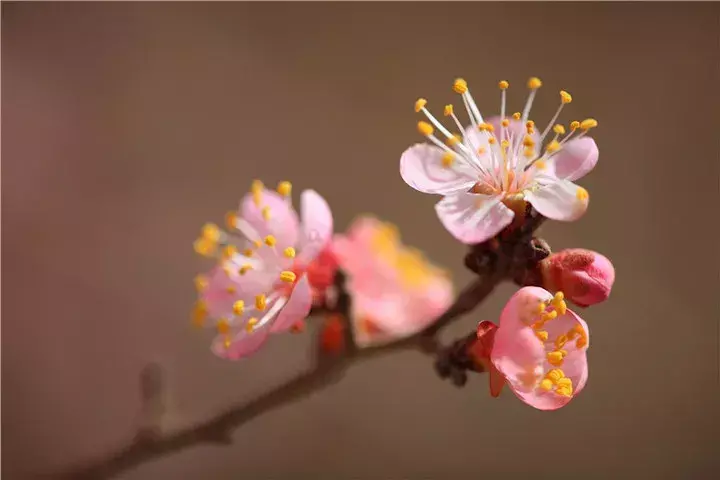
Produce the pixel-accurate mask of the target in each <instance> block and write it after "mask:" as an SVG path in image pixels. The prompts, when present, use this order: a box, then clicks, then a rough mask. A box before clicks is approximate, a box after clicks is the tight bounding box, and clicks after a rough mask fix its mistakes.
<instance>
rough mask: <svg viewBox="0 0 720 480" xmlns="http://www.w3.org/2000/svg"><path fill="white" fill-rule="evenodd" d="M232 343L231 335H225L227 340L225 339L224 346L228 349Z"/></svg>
mask: <svg viewBox="0 0 720 480" xmlns="http://www.w3.org/2000/svg"><path fill="white" fill-rule="evenodd" d="M230 344H231V342H230V335H227V336H226V337H225V340H223V346H224V347H225V348H226V349H227V348H230Z"/></svg>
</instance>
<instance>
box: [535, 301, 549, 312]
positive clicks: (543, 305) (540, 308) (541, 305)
mask: <svg viewBox="0 0 720 480" xmlns="http://www.w3.org/2000/svg"><path fill="white" fill-rule="evenodd" d="M546 308H547V303H545V302H540V303H538V305H537V307H536V311H537V313H542V312H544V311H545V309H546Z"/></svg>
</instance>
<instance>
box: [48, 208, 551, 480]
mask: <svg viewBox="0 0 720 480" xmlns="http://www.w3.org/2000/svg"><path fill="white" fill-rule="evenodd" d="M542 221H543V218H542V217H540V216H538V215H535V216H533V215H532V212H528V216H527V219H526V221H525V223H524V224H523V225H522V226H521V227H520V228H517V229H516V230H514V231H512V232H510V235H508V236H506V237H505V238H502V241H501V242H500V243H498V244H496V246H493V242H488V243H487V244H482V245H477V246H474V247H473V248H472V250H471V253H470V254H469V255H468V257H469V258H470V261H471V262H475V263H473V265H475V266H479V267H482V268H483V269H485V270H486V274H484V275H481V276H479V277H478V278H477V279H476V280H474V281H473V282H472V283H471V284H470V285H468V286H467V287H466V288H465V289H464V290H463V291H462V292H461V293H460V295H458V297H457V299H456V300H455V302H454V303H453V304H452V305H451V306H450V307H449V308H448V309H447V310H446V311H445V312H444V313H443V314H442V315H440V317H438V319H437V320H436V321H435V322H433V323H432V324H431V325H430V326H428V327H427V328H425V329H424V330H422V331H421V332H419V333H417V334H415V335H412V336H410V337H407V338H404V339H400V340H398V341H395V342H391V343H388V344H384V345H379V346H375V347H369V348H364V349H358V348H357V347H356V345H355V344H354V342H353V339H352V329H351V328H350V326H349V325H346V328H345V331H346V339H345V340H346V341H345V344H346V346H349V348H346V349H345V350H344V351H343V352H342V353H340V354H338V355H335V356H332V355H324V354H322V353H321V352H320V350H319V349H318V352H317V355H316V363H315V365H314V367H313V368H312V369H311V370H309V371H308V372H306V373H304V374H302V375H299V376H297V377H295V378H294V379H291V380H290V381H288V382H286V383H285V384H283V385H280V386H278V387H276V388H275V389H273V390H271V391H269V392H267V393H265V394H263V395H261V396H259V397H257V398H255V399H254V400H251V401H250V402H248V403H244V404H241V405H237V406H234V407H232V408H230V409H228V410H227V411H225V412H223V413H220V414H219V415H216V416H214V417H212V418H210V419H207V420H204V421H201V422H198V423H196V424H193V425H189V426H187V427H185V428H183V429H180V430H177V431H175V432H171V433H164V432H162V431H160V432H157V434H154V435H140V436H138V437H136V439H135V440H133V441H132V442H130V443H129V444H128V445H127V446H125V447H122V448H120V449H119V450H118V451H116V452H113V453H111V454H109V455H107V456H105V457H102V458H100V459H97V460H95V461H94V462H91V463H89V464H84V465H80V466H76V467H74V468H71V469H69V470H67V471H65V472H61V473H59V474H56V475H51V477H52V478H64V479H78V480H97V479H107V478H111V477H114V476H116V475H118V474H120V473H122V472H124V471H127V470H130V469H132V468H135V467H137V466H139V465H141V464H143V463H145V462H148V461H151V460H154V459H157V458H160V457H162V456H165V455H169V454H171V453H176V452H179V451H181V450H184V449H186V448H189V447H194V446H198V445H202V444H210V445H212V444H215V445H217V444H220V445H227V444H230V443H232V438H231V435H232V431H233V430H235V429H236V428H238V427H240V426H241V425H243V424H244V423H246V422H248V421H250V420H252V419H254V418H256V417H258V416H260V415H262V414H264V413H267V412H270V411H272V410H275V409H276V408H278V407H282V406H284V405H287V404H289V403H292V402H294V401H297V400H302V399H303V398H305V397H308V396H310V395H311V394H313V393H314V392H317V391H319V390H321V389H324V388H326V387H329V386H331V385H333V384H335V383H337V382H338V381H340V380H341V379H342V378H343V376H344V374H345V372H346V371H347V369H348V368H349V367H350V366H351V365H354V364H356V363H358V362H359V361H362V360H365V359H371V358H375V357H379V356H382V355H386V354H390V353H393V352H398V351H401V350H412V349H416V350H420V351H421V352H423V353H426V354H428V355H432V356H436V357H440V356H441V354H443V348H442V347H441V345H440V344H439V342H438V341H437V339H436V337H437V334H438V332H440V330H441V329H443V328H444V327H446V326H447V325H449V324H450V323H452V322H453V321H454V320H456V319H457V318H459V317H461V316H463V315H464V314H466V313H468V312H470V311H472V310H473V309H474V308H475V307H476V306H477V305H478V304H479V303H481V302H482V301H483V300H484V299H485V298H487V296H488V295H490V293H492V291H493V290H494V289H495V286H497V284H498V283H500V282H501V281H503V280H505V279H508V278H513V276H514V275H515V273H514V272H515V271H516V270H517V269H518V268H522V266H524V264H525V263H526V261H527V252H526V251H524V250H523V248H525V247H526V246H527V244H528V243H529V241H530V240H531V239H532V233H533V232H534V231H535V230H536V229H537V228H538V227H539V226H540V224H541V223H542ZM467 263H468V258H466V264H467ZM471 269H473V268H471ZM473 270H475V269H473ZM478 273H481V272H478ZM336 286H337V287H339V288H338V290H339V296H338V307H339V310H341V311H343V313H344V314H345V317H346V319H347V317H348V313H349V310H350V305H349V302H350V297H349V295H348V293H347V291H346V290H345V289H344V288H343V287H344V276H342V275H338V277H337V279H336Z"/></svg>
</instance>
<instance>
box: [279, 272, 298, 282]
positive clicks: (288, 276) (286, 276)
mask: <svg viewBox="0 0 720 480" xmlns="http://www.w3.org/2000/svg"><path fill="white" fill-rule="evenodd" d="M296 278H297V275H295V273H293V272H291V271H289V270H285V271H283V272H280V280H282V281H283V282H287V283H293V282H294V281H295V279H296Z"/></svg>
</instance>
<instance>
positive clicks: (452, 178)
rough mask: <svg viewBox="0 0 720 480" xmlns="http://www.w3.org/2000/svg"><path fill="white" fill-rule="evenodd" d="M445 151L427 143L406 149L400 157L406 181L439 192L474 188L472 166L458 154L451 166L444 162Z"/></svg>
mask: <svg viewBox="0 0 720 480" xmlns="http://www.w3.org/2000/svg"><path fill="white" fill-rule="evenodd" d="M444 153H445V152H443V151H442V150H441V149H440V148H438V147H434V146H432V145H428V144H425V143H418V144H416V145H413V146H412V147H410V148H408V149H407V150H405V152H403V154H402V156H401V157H400V175H401V176H402V178H403V180H405V183H407V184H408V185H410V186H411V187H413V188H414V189H415V190H418V191H420V192H423V193H433V194H439V195H447V194H451V193H455V192H460V191H467V190H469V189H470V188H472V186H473V185H475V183H476V182H477V175H475V174H474V171H473V169H472V168H471V167H470V166H468V165H467V164H466V163H464V160H462V159H461V158H459V157H458V156H457V155H456V156H455V159H454V162H453V164H452V165H451V166H450V167H445V166H443V163H442V158H443V155H444Z"/></svg>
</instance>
